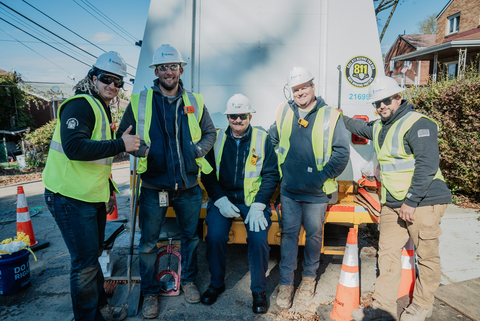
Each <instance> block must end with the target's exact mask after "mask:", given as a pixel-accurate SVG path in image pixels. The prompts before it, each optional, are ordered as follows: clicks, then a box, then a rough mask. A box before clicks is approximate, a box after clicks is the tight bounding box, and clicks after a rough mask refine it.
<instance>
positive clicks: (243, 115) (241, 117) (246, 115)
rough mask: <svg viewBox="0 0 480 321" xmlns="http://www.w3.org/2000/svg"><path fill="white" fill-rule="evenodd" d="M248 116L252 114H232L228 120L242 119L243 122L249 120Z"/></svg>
mask: <svg viewBox="0 0 480 321" xmlns="http://www.w3.org/2000/svg"><path fill="white" fill-rule="evenodd" d="M248 116H250V114H240V115H238V114H230V115H228V118H230V119H231V120H235V119H237V118H238V117H240V119H241V120H245V119H247V118H248Z"/></svg>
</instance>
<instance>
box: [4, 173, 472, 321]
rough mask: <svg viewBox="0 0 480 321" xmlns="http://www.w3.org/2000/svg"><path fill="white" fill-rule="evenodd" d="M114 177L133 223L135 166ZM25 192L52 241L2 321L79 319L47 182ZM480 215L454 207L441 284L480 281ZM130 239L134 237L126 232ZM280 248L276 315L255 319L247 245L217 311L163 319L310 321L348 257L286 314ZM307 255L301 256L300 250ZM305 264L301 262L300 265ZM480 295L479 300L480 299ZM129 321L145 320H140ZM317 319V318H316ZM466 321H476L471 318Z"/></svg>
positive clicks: (443, 314)
mask: <svg viewBox="0 0 480 321" xmlns="http://www.w3.org/2000/svg"><path fill="white" fill-rule="evenodd" d="M113 177H114V180H115V181H116V182H117V185H118V187H119V190H120V191H121V194H120V195H117V205H118V208H119V216H120V218H127V219H128V218H129V216H130V207H129V204H130V195H129V184H130V183H129V165H128V164H120V165H116V166H114V167H113ZM21 185H22V186H23V188H24V190H25V195H26V198H27V202H28V206H29V208H33V207H43V208H42V210H41V212H40V213H39V214H38V215H35V216H34V217H32V224H33V228H34V231H35V237H36V238H38V239H42V240H46V241H49V242H50V246H49V247H47V248H45V249H42V250H39V251H37V252H36V253H35V255H36V256H37V260H38V261H37V262H35V261H34V259H33V257H32V256H30V273H31V283H32V284H31V286H30V287H28V288H27V289H24V290H22V291H20V292H18V293H16V294H12V295H8V296H0V319H1V320H6V321H20V320H36V321H43V320H62V321H63V320H68V321H70V320H72V318H73V313H72V310H71V299H70V287H69V273H70V258H69V254H68V251H67V249H66V247H65V244H64V241H63V238H62V236H61V235H60V231H59V229H58V227H57V226H56V223H55V221H54V220H53V218H52V215H51V214H50V212H49V211H48V209H47V208H46V206H45V204H44V200H43V192H44V187H43V184H42V183H41V181H37V182H29V183H23V184H21ZM16 192H17V186H16V185H15V186H12V185H11V186H6V187H0V195H1V196H0V212H3V211H6V210H10V209H12V210H15V208H16V207H15V201H16ZM479 216H480V213H478V212H477V211H475V210H469V209H461V208H459V207H457V206H455V205H449V206H448V208H447V212H446V213H445V216H444V218H443V220H442V230H443V235H442V236H441V237H440V242H441V249H440V251H441V258H442V284H445V285H446V284H451V283H455V282H459V281H464V280H469V279H473V278H476V277H479V276H480V265H479V264H478V261H479V258H480V246H479V244H478V243H479V240H480V221H478V217H479ZM124 233H128V232H124ZM15 234H16V223H15V222H11V223H4V224H0V241H1V240H3V239H5V238H9V237H14V236H15ZM205 252H206V246H205V244H204V243H203V242H200V246H199V250H198V264H199V271H200V272H199V275H198V278H197V281H196V283H197V286H198V288H199V290H200V291H201V292H203V291H205V290H206V288H207V287H208V284H209V278H210V274H209V272H208V264H207V262H206V253H205ZM279 252H280V251H279V247H278V246H272V247H271V255H270V261H269V271H268V280H267V297H268V299H269V304H270V309H269V313H268V314H266V315H254V314H253V313H252V311H251V304H252V297H251V292H250V274H249V271H248V262H247V259H246V258H247V247H246V246H245V245H229V254H228V258H227V275H226V288H227V289H226V291H225V292H224V293H223V294H222V295H221V296H220V297H219V299H218V301H217V303H215V304H214V305H212V306H205V305H202V304H196V305H190V304H188V303H186V302H185V299H184V297H183V293H182V294H180V296H178V297H170V298H162V299H161V303H160V315H159V317H158V318H157V320H227V319H231V320H253V319H254V320H309V319H312V317H313V314H314V313H315V309H316V307H317V306H318V305H319V304H322V303H323V304H326V303H330V302H332V301H333V300H334V299H335V292H336V287H337V282H338V277H339V275H340V268H341V264H342V257H339V256H322V260H321V265H320V268H319V270H318V273H319V276H320V277H319V282H318V285H317V294H316V295H315V297H314V298H313V299H312V300H311V301H307V302H295V304H294V306H293V307H292V309H290V310H288V311H279V310H278V309H277V308H276V307H275V306H274V302H275V299H276V292H277V291H276V287H277V284H278V279H279V268H278V263H279V260H280V254H279ZM299 252H302V251H299ZM114 253H115V259H116V263H115V264H116V265H115V269H116V271H120V270H122V269H123V268H124V267H125V261H126V251H125V250H124V249H122V248H119V247H117V248H114ZM360 259H361V272H362V275H361V286H362V289H361V290H362V292H363V291H372V290H373V288H374V281H375V274H376V258H375V257H373V258H370V257H369V256H367V255H364V253H363V252H362V253H361V258H360ZM300 262H301V261H300ZM132 275H134V276H135V275H138V261H135V262H134V270H133V273H132ZM300 279H301V264H299V270H298V271H297V273H296V275H295V285H296V286H298V284H299V283H300ZM479 296H480V293H479ZM457 315H459V313H458V312H457V311H455V310H453V309H451V308H449V307H448V306H446V305H445V304H443V303H440V302H436V305H435V309H434V314H433V316H432V317H431V318H429V319H428V320H435V321H438V320H440V321H441V320H445V321H447V320H453V319H457ZM126 320H127V321H134V320H143V317H142V316H141V313H139V315H138V316H137V317H131V318H127V319H126ZM317 320H318V319H317ZM460 320H469V319H468V318H466V317H463V318H461V319H460Z"/></svg>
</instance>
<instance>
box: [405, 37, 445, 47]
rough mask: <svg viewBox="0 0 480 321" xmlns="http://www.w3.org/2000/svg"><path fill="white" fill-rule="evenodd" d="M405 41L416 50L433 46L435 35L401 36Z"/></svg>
mask: <svg viewBox="0 0 480 321" xmlns="http://www.w3.org/2000/svg"><path fill="white" fill-rule="evenodd" d="M400 37H402V38H403V39H405V41H407V42H408V43H410V44H411V45H412V46H414V47H415V48H416V49H417V50H420V49H423V48H425V47H431V46H433V45H435V40H436V38H437V35H401V36H400Z"/></svg>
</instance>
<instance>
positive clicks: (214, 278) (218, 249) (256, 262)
mask: <svg viewBox="0 0 480 321" xmlns="http://www.w3.org/2000/svg"><path fill="white" fill-rule="evenodd" d="M235 206H236V207H238V208H239V209H240V214H241V215H242V218H243V220H244V221H245V218H246V217H247V214H248V210H249V209H250V207H248V206H246V205H245V204H235ZM263 212H264V215H265V218H266V219H267V221H268V227H267V228H266V229H265V230H263V231H262V230H260V231H259V232H251V231H250V228H249V224H247V225H245V228H246V229H247V244H248V264H249V269H250V278H251V284H250V290H252V292H263V291H265V289H266V285H267V277H266V275H265V274H266V273H267V269H268V259H269V256H270V247H269V246H268V230H269V229H270V226H271V225H272V221H271V220H270V215H271V212H270V208H269V207H267V208H266V209H265V210H264V211H263ZM233 220H234V219H232V218H226V217H224V216H223V215H222V214H220V211H219V210H218V208H217V207H216V206H215V205H213V202H212V201H210V203H209V204H208V214H207V217H206V218H205V223H206V224H207V227H208V231H207V236H206V237H205V241H206V242H207V260H208V266H209V269H210V275H211V277H210V283H211V284H212V285H213V286H214V287H216V288H219V287H221V286H223V284H224V283H225V265H226V262H227V242H228V233H229V232H230V227H231V226H232V223H233Z"/></svg>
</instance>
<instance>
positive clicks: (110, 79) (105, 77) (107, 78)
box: [98, 74, 123, 88]
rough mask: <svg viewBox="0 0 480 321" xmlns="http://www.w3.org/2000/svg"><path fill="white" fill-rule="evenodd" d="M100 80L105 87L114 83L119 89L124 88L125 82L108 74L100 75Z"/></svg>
mask: <svg viewBox="0 0 480 321" xmlns="http://www.w3.org/2000/svg"><path fill="white" fill-rule="evenodd" d="M98 80H100V81H101V82H103V83H104V84H105V85H110V84H111V83H112V82H113V85H114V86H115V87H117V88H122V87H123V80H122V79H120V78H118V77H115V76H110V75H106V74H100V75H98Z"/></svg>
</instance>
